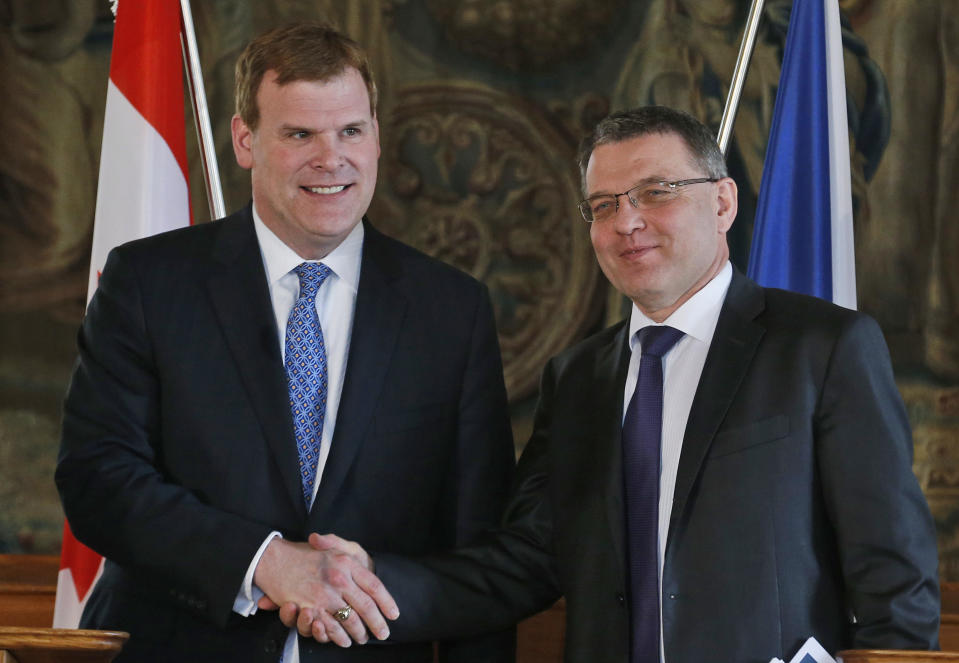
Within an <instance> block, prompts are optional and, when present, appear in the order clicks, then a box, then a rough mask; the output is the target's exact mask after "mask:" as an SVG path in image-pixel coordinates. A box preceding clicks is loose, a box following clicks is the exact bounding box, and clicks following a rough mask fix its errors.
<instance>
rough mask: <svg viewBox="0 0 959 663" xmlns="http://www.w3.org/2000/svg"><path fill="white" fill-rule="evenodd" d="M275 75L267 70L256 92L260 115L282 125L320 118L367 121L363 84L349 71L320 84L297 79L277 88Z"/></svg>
mask: <svg viewBox="0 0 959 663" xmlns="http://www.w3.org/2000/svg"><path fill="white" fill-rule="evenodd" d="M276 78H277V75H276V72H275V71H273V70H270V71H267V72H266V74H265V75H264V76H263V81H262V83H261V84H260V88H259V90H257V94H256V100H257V105H258V107H259V111H260V115H261V116H263V117H264V118H270V117H271V116H272V117H273V118H274V119H276V120H277V121H282V122H298V123H299V122H303V121H305V120H306V119H307V118H312V119H313V122H316V121H318V120H321V119H323V118H330V119H337V120H342V119H347V121H359V120H363V119H369V118H370V97H369V92H368V91H367V89H366V83H365V82H364V81H363V77H362V76H361V75H360V73H359V72H358V71H357V70H356V69H353V68H348V69H346V70H345V71H344V72H343V73H341V74H338V75H337V76H334V77H332V78H329V79H327V80H323V81H308V80H297V81H290V82H289V83H286V84H285V85H278V84H277V82H276Z"/></svg>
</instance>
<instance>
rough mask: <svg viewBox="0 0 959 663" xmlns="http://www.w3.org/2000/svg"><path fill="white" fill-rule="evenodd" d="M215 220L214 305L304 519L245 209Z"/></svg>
mask: <svg viewBox="0 0 959 663" xmlns="http://www.w3.org/2000/svg"><path fill="white" fill-rule="evenodd" d="M216 223H217V224H219V225H220V226H221V227H220V232H219V234H218V237H217V240H216V244H215V246H214V254H213V255H214V259H215V266H214V269H213V273H212V274H211V276H210V278H209V280H208V281H207V289H208V292H209V295H210V299H211V301H212V303H213V309H214V310H215V311H216V315H217V318H218V319H219V321H220V326H221V328H222V331H223V335H224V337H225V338H226V342H227V346H228V347H229V348H230V351H231V352H232V354H233V357H234V365H235V366H236V369H237V371H238V372H239V373H240V379H241V381H242V383H243V385H244V387H245V389H246V391H247V393H248V394H249V396H250V402H251V403H252V405H253V410H254V411H255V413H256V416H257V418H258V419H259V420H260V423H261V426H262V430H263V435H264V437H265V438H266V440H267V444H269V446H270V449H271V450H272V452H273V455H274V456H275V458H276V462H277V466H278V467H279V471H280V474H281V476H282V477H283V483H284V485H285V486H286V489H287V493H288V495H289V497H290V501H291V503H292V505H293V508H295V509H296V510H297V512H298V513H299V514H300V515H301V516H302V517H305V516H306V506H305V505H304V504H303V494H302V489H301V488H300V476H299V473H298V470H297V467H298V460H297V457H296V445H295V444H294V442H293V423H292V420H291V418H290V406H289V402H288V397H287V384H286V373H285V372H284V369H283V363H282V361H281V357H280V348H279V340H278V338H279V337H278V332H277V329H276V322H275V316H274V314H273V305H272V302H271V299H270V291H269V286H268V285H267V281H266V273H265V272H264V270H263V259H262V257H261V256H260V248H259V244H258V243H257V241H256V232H255V231H254V229H253V217H252V215H251V213H250V207H249V206H247V207H246V208H245V209H244V210H242V211H240V212H237V213H236V214H234V215H232V216H231V217H229V218H227V219H224V220H223V221H217V222H216Z"/></svg>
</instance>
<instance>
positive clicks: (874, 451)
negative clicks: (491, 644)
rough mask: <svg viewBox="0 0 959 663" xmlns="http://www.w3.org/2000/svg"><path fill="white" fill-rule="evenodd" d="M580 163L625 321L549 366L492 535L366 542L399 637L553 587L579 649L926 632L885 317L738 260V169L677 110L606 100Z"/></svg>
mask: <svg viewBox="0 0 959 663" xmlns="http://www.w3.org/2000/svg"><path fill="white" fill-rule="evenodd" d="M580 163H581V167H582V170H583V176H584V177H583V181H584V189H585V193H586V195H587V198H586V200H584V201H583V203H582V204H581V211H582V212H583V216H584V217H585V218H586V220H587V221H588V222H589V224H590V225H589V232H590V237H591V239H592V243H593V247H594V249H595V251H596V256H597V259H598V260H599V264H600V266H601V267H602V269H603V271H604V272H605V274H606V276H607V277H608V278H609V279H610V281H611V282H612V283H613V285H614V286H615V287H616V288H617V289H618V290H619V291H620V292H622V293H624V294H625V295H626V296H628V297H629V299H630V300H632V302H633V307H632V312H631V315H630V317H629V319H628V320H624V321H623V322H621V323H620V324H618V325H615V326H614V327H612V328H610V329H607V330H605V331H603V332H600V333H599V334H597V335H595V336H593V337H591V338H588V339H586V340H585V341H583V342H581V343H579V344H578V345H576V346H574V347H572V348H570V349H569V350H567V351H566V352H564V353H562V354H560V355H559V356H557V357H555V358H554V359H552V360H551V361H550V362H549V364H548V365H547V367H546V369H545V372H544V375H543V380H542V388H541V393H540V401H539V405H538V409H537V413H536V418H535V424H534V432H533V434H532V438H531V439H530V441H529V444H528V445H527V447H526V449H525V451H524V452H523V456H522V458H521V459H520V462H519V466H518V468H517V480H516V483H515V485H514V489H513V493H512V496H511V499H510V502H509V505H508V507H507V512H506V515H505V517H504V521H503V523H502V527H501V528H500V529H499V530H497V531H496V532H494V533H491V534H490V535H489V536H488V537H484V540H483V542H482V543H481V544H478V545H475V546H471V547H467V548H465V549H463V550H460V551H457V552H456V553H455V554H452V555H440V556H436V557H430V558H428V559H426V560H418V561H413V560H409V559H406V558H403V557H399V556H395V555H392V554H375V555H374V557H375V558H376V571H377V574H378V575H379V577H380V579H381V580H383V582H384V584H385V585H386V587H387V588H388V589H389V591H390V592H391V593H392V595H393V596H394V598H395V599H396V601H397V604H398V605H399V607H400V609H401V611H402V614H401V616H400V619H399V620H398V621H397V622H395V623H394V624H393V626H392V630H393V637H394V638H395V639H399V640H403V639H408V638H422V637H426V636H437V635H443V634H449V633H469V632H476V631H477V630H480V629H483V628H492V627H497V626H503V625H506V624H509V623H512V622H513V621H515V620H518V619H520V618H522V617H524V616H526V615H529V614H531V613H533V612H536V611H538V610H541V609H543V608H544V607H546V606H548V605H549V604H550V603H551V602H552V601H554V600H555V599H556V598H557V597H559V596H560V595H564V596H565V597H566V660H567V661H570V662H577V663H579V662H583V663H585V662H590V663H595V662H609V663H614V662H616V663H622V662H623V661H630V662H631V663H640V662H643V663H651V662H653V661H660V660H662V661H665V662H666V663H701V662H702V661H721V662H722V663H747V662H748V663H767V661H769V660H770V659H771V658H772V657H779V658H783V659H785V660H788V659H790V658H791V657H792V656H793V655H794V654H795V653H796V651H797V650H798V649H799V648H800V646H801V645H802V644H803V642H804V641H805V640H806V639H807V638H808V637H810V636H814V637H815V638H817V639H818V640H819V642H820V643H821V644H822V645H823V646H824V647H825V648H826V649H827V650H829V651H831V652H836V651H837V650H840V649H844V648H905V649H910V648H912V649H930V648H936V647H937V632H938V620H939V597H938V581H937V576H936V564H937V560H936V543H935V534H934V528H933V522H932V518H931V516H930V513H929V509H928V506H927V504H926V502H925V499H924V497H923V495H922V493H921V492H920V490H919V487H918V484H917V482H916V479H915V477H914V475H913V474H912V471H911V458H912V440H911V435H910V430H909V425H908V421H907V418H906V413H905V411H904V408H903V403H902V400H901V398H900V396H899V393H898V391H897V389H896V385H895V382H894V380H893V374H892V370H891V366H890V362H889V357H888V353H887V350H886V347H885V343H884V341H883V338H882V334H881V332H880V330H879V328H878V326H877V325H876V324H875V323H874V322H873V321H872V320H871V319H870V318H868V317H866V316H865V315H862V314H859V313H856V312H855V311H850V310H847V309H843V308H840V307H837V306H834V305H832V304H830V303H827V302H825V301H822V300H818V299H814V298H811V297H806V296H802V295H798V294H794V293H790V292H785V291H781V290H775V289H767V288H762V287H760V286H758V285H757V284H756V283H754V282H752V281H750V280H749V279H747V278H746V277H744V276H742V275H741V274H740V273H738V272H736V271H735V270H734V269H733V268H732V266H731V265H730V263H729V261H728V255H729V253H728V249H727V244H726V232H727V231H728V230H729V228H730V226H731V224H732V223H733V220H734V218H735V215H736V209H737V192H736V185H735V183H734V182H733V180H732V179H730V178H729V177H728V176H727V173H726V168H725V163H724V160H723V157H722V154H721V153H720V152H719V150H718V148H717V146H716V142H715V139H714V137H713V136H712V135H711V134H710V132H709V131H708V130H707V129H706V128H705V127H704V126H703V125H701V124H700V123H699V122H698V121H696V120H695V119H694V118H692V117H690V116H688V115H687V114H685V113H680V112H677V111H674V110H671V109H668V108H662V107H648V108H641V109H637V110H633V111H626V112H622V113H617V114H614V115H612V116H610V117H609V118H607V119H605V120H603V121H602V122H601V123H600V124H599V125H598V126H597V128H596V130H595V131H594V133H593V135H592V136H591V137H590V138H589V139H587V141H586V142H585V143H584V148H583V152H582V156H581V162H580ZM663 339H668V342H664V341H663ZM647 346H648V347H647ZM657 346H658V347H657ZM657 371H658V373H657ZM657 374H658V375H659V378H660V380H661V382H660V384H657V383H656V380H655V379H654V378H655V376H656V375H657ZM651 376H652V377H651ZM637 385H638V386H637ZM651 405H652V406H651ZM650 438H652V440H653V442H652V450H650V448H649V440H650ZM644 445H646V446H644ZM650 478H652V483H650Z"/></svg>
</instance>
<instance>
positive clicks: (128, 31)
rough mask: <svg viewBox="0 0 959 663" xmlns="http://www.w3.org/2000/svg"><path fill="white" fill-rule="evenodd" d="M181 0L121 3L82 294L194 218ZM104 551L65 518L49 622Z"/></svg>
mask: <svg viewBox="0 0 959 663" xmlns="http://www.w3.org/2000/svg"><path fill="white" fill-rule="evenodd" d="M183 111H184V106H183V60H182V51H181V49H180V3H179V1H178V0H136V1H133V0H126V1H124V2H120V3H118V8H117V19H116V25H115V26H114V31H113V54H112V56H111V60H110V81H109V85H108V87H107V103H106V113H105V116H104V120H103V146H102V148H101V152H100V180H99V184H98V188H97V208H96V216H95V219H94V225H93V250H92V252H91V258H90V280H89V287H88V289H87V301H89V300H90V298H91V297H92V296H93V292H94V290H96V287H97V279H98V278H99V275H100V271H101V270H102V269H103V265H104V263H105V262H106V258H107V254H108V253H109V252H110V249H112V248H113V247H115V246H117V245H119V244H122V243H124V242H127V241H130V240H133V239H137V238H139V237H146V236H147V235H153V234H155V233H158V232H162V231H164V230H172V229H174V228H180V227H183V226H187V225H189V224H190V222H191V217H190V197H189V190H188V186H187V183H188V171H187V161H186V128H185V123H184V112H183ZM102 564H103V558H102V557H100V555H98V554H97V553H95V552H94V551H92V550H90V549H89V548H87V547H86V546H84V545H83V544H81V543H80V542H79V541H77V540H76V539H75V538H74V536H73V533H72V532H71V531H70V526H69V524H67V523H64V528H63V547H62V549H61V553H60V575H59V577H58V579H57V600H56V607H55V610H54V616H53V625H54V627H57V628H76V627H77V625H78V624H79V622H80V613H81V612H82V611H83V606H84V605H85V604H86V601H87V598H88V597H89V595H90V590H91V588H92V587H93V583H94V582H96V579H97V578H98V577H99V575H100V572H101V570H102Z"/></svg>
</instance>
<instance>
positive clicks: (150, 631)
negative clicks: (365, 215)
mask: <svg viewBox="0 0 959 663" xmlns="http://www.w3.org/2000/svg"><path fill="white" fill-rule="evenodd" d="M280 333H281V332H280V331H279V330H277V329H276V323H275V317H274V314H273V309H272V305H271V302H270V296H269V291H268V287H267V282H266V276H265V274H264V270H263V264H262V259H261V257H260V250H259V245H258V243H257V241H256V236H255V232H254V228H253V221H252V216H251V213H250V208H249V207H247V208H246V209H244V210H242V211H240V212H238V213H236V214H234V215H232V216H231V217H229V218H227V219H225V220H222V221H217V222H214V223H210V224H203V225H200V226H194V227H192V228H188V229H184V230H181V231H175V232H172V233H166V234H163V235H159V236H156V237H152V238H148V239H144V240H140V241H137V242H133V243H130V244H127V245H125V246H123V247H120V248H118V249H116V250H114V251H113V252H112V253H111V255H110V257H109V259H108V261H107V265H106V268H105V269H104V272H103V275H102V277H101V280H100V285H99V288H98V290H97V293H96V295H95V296H94V298H93V300H92V302H91V303H90V306H89V309H88V312H87V316H86V319H85V320H84V323H83V327H82V329H81V331H80V335H79V347H80V356H79V360H78V363H77V367H76V371H75V374H74V377H73V381H72V383H71V386H70V390H69V393H68V395H67V399H66V403H65V406H64V424H63V440H62V447H61V453H60V458H59V462H58V466H57V472H56V480H57V485H58V488H59V490H60V493H61V496H62V499H63V504H64V508H65V511H66V514H67V518H68V520H69V522H70V525H71V527H72V528H73V531H74V532H75V533H76V535H77V537H78V538H79V539H80V540H81V541H82V542H84V543H85V544H87V545H89V546H90V547H92V548H93V549H94V550H96V551H98V552H100V553H102V554H104V555H105V556H106V557H107V558H108V562H107V564H106V570H105V572H104V575H103V578H102V580H101V581H100V582H99V583H98V584H97V586H96V588H95V590H94V594H93V596H92V598H91V600H90V603H89V605H88V606H87V610H86V612H85V614H84V620H83V625H84V626H89V627H97V628H110V629H122V630H127V631H129V632H130V633H131V634H132V638H131V640H130V642H129V644H128V645H127V647H126V648H125V650H124V654H123V657H124V658H126V659H128V660H135V661H143V660H157V661H175V660H209V661H220V660H223V661H226V660H232V661H254V660H264V661H272V662H274V663H275V661H276V660H277V658H278V653H279V651H280V649H281V648H282V644H283V641H284V640H285V638H286V634H287V630H286V629H285V628H284V627H283V625H282V624H281V623H280V622H279V620H278V618H277V615H276V613H268V612H262V611H261V612H260V613H258V614H257V615H255V616H253V617H250V618H242V617H239V616H238V615H236V614H235V613H233V612H232V605H233V601H234V598H235V597H236V594H237V591H238V590H239V588H240V586H241V582H242V580H243V576H244V574H245V573H246V570H247V567H248V565H249V564H250V561H251V560H252V559H253V556H254V554H255V553H256V551H257V549H258V548H259V546H260V545H261V543H262V542H263V541H264V539H265V537H266V536H267V535H268V533H269V532H270V531H271V530H279V531H281V532H282V533H283V535H284V536H285V537H287V538H290V539H292V540H299V541H303V540H305V539H306V537H307V535H308V534H309V533H310V532H314V531H316V532H335V533H337V534H339V535H341V536H343V537H345V538H347V539H351V540H355V541H358V542H359V543H360V544H362V545H363V546H364V547H366V548H367V549H368V550H370V551H373V552H376V551H393V552H397V553H403V554H422V553H426V552H428V551H437V550H443V549H447V548H451V547H453V546H456V545H461V544H464V543H467V542H469V541H471V540H472V539H473V538H474V537H475V536H476V535H477V534H478V533H479V532H480V531H482V530H483V529H485V528H487V527H489V526H491V525H492V524H495V522H497V520H498V519H499V517H500V515H501V513H502V506H503V503H504V499H505V496H506V493H507V489H508V486H509V480H510V477H511V472H512V467H513V447H512V440H511V433H510V428H509V420H508V413H507V403H506V392H505V387H504V384H503V376H502V367H501V362H500V354H499V347H498V344H497V340H496V332H495V328H494V323H493V315H492V310H491V307H490V302H489V296H488V293H487V291H486V289H485V287H484V286H483V285H482V284H480V283H478V282H477V281H475V280H474V279H472V278H470V277H468V276H466V275H465V274H463V273H461V272H459V271H457V270H455V269H453V268H451V267H449V266H447V265H444V264H442V263H440V262H438V261H436V260H433V259H431V258H429V257H427V256H425V255H423V254H421V253H419V252H417V251H414V250H413V249H411V248H409V247H407V246H405V245H402V244H400V243H399V242H396V241H395V240H392V239H390V238H388V237H385V236H384V235H382V234H380V233H378V232H377V231H376V230H375V229H373V228H372V227H371V226H370V225H369V224H367V226H366V234H365V240H364V246H363V258H362V266H361V272H360V283H359V288H358V293H357V299H356V310H355V316H354V323H353V331H352V337H351V342H350V350H349V357H348V363H347V370H346V379H345V383H344V386H343V392H342V397H341V400H340V405H339V410H338V414H337V420H336V431H335V434H334V438H333V442H332V447H331V452H330V455H329V459H328V462H327V465H326V468H325V470H324V472H323V476H322V481H321V483H320V486H319V492H318V494H317V496H316V500H315V503H314V505H313V508H312V510H311V511H310V512H309V513H308V512H307V510H306V508H305V506H304V503H303V498H302V493H301V488H300V478H299V473H298V467H297V465H298V461H297V454H296V449H295V443H294V440H293V430H292V422H291V416H290V410H289V405H288V395H287V384H286V375H285V372H284V368H283V364H282V362H281V358H280V351H279V340H278V339H279V334H280ZM300 644H301V654H302V655H303V660H304V661H340V660H342V661H349V662H353V663H355V662H357V661H390V662H393V661H423V662H425V661H431V660H432V654H433V648H432V646H431V645H430V644H429V643H423V642H421V643H419V644H412V645H401V646H386V647H379V648H369V647H367V648H358V647H354V648H352V649H350V650H346V651H344V650H340V649H339V648H337V647H335V646H333V645H326V646H322V645H318V644H317V643H315V642H314V641H312V640H302V639H301V643H300ZM486 644H489V643H488V642H487V643H486ZM511 644H512V643H511V641H510V638H506V639H505V642H504V640H503V639H499V640H498V641H497V644H495V645H491V646H492V647H493V651H496V652H499V653H498V654H497V656H496V660H503V659H504V658H505V659H506V660H509V659H510V658H511ZM451 646H453V647H454V651H459V653H458V654H455V655H454V656H453V657H452V658H454V659H455V660H470V652H480V653H482V652H483V645H477V644H475V643H474V644H473V645H471V646H470V647H467V648H466V649H465V650H464V649H463V648H462V647H461V648H460V649H459V650H456V649H455V644H454V645H451ZM484 657H485V658H488V657H489V654H488V653H487V654H483V655H479V656H477V657H476V660H484ZM118 660H120V659H118Z"/></svg>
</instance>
